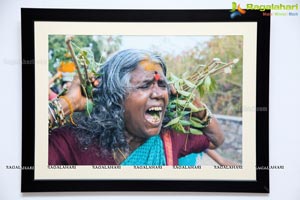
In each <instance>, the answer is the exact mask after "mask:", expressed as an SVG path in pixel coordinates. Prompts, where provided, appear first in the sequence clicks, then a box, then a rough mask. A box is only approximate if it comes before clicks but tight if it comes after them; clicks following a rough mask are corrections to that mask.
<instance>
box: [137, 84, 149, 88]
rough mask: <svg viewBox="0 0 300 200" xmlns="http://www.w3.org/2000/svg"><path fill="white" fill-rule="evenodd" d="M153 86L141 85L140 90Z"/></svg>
mask: <svg viewBox="0 0 300 200" xmlns="http://www.w3.org/2000/svg"><path fill="white" fill-rule="evenodd" d="M150 85H151V84H146V85H141V86H139V87H138V89H147V88H149V87H150Z"/></svg>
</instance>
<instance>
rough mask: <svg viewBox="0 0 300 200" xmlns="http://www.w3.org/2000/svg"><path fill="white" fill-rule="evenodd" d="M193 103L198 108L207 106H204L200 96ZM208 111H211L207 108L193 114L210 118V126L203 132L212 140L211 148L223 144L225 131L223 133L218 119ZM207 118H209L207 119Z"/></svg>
mask: <svg viewBox="0 0 300 200" xmlns="http://www.w3.org/2000/svg"><path fill="white" fill-rule="evenodd" d="M193 104H194V105H195V106H197V107H198V108H202V107H206V106H204V104H203V103H201V101H200V98H199V97H197V98H196V99H195V100H194V102H193ZM208 112H210V111H208V110H207V109H205V110H202V111H199V112H197V113H193V116H194V117H197V118H199V119H200V120H209V121H208V126H207V127H205V128H203V133H204V134H205V135H206V136H207V137H208V138H209V140H210V145H209V148H210V149H215V148H217V147H218V146H220V145H221V144H223V142H224V133H223V131H222V129H221V127H220V125H219V123H218V121H217V119H216V118H215V117H214V116H213V115H211V114H210V113H208ZM207 115H211V116H210V117H208V116H207ZM205 118H207V119H205ZM209 118H210V119H209Z"/></svg>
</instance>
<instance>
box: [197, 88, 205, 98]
mask: <svg viewBox="0 0 300 200" xmlns="http://www.w3.org/2000/svg"><path fill="white" fill-rule="evenodd" d="M197 90H198V92H199V94H200V97H203V96H204V94H205V88H204V86H203V85H200V86H199V87H198V88H197Z"/></svg>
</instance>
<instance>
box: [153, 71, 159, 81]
mask: <svg viewBox="0 0 300 200" xmlns="http://www.w3.org/2000/svg"><path fill="white" fill-rule="evenodd" d="M159 78H160V75H159V74H158V73H157V71H155V72H154V79H155V80H156V81H158V80H159Z"/></svg>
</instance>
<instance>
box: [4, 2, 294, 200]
mask: <svg viewBox="0 0 300 200" xmlns="http://www.w3.org/2000/svg"><path fill="white" fill-rule="evenodd" d="M236 2H238V3H242V5H245V4H246V3H251V2H252V3H255V2H256V3H257V1H253V0H252V1H236ZM259 2H260V3H261V4H262V2H263V3H265V4H267V3H269V4H270V3H291V2H290V1H284V0H282V1H277V0H274V1H267V0H264V1H259ZM293 3H298V4H300V1H299V0H294V1H293ZM21 7H40V8H42V7H45V8H99V9H100V8H102V9H103V8H123V9H125V8H137V9H138V8H144V9H159V8H160V9H162V8H164V9H171V8H174V9H205V8H206V9H208V8H209V9H230V8H231V1H230V0H229V1H217V0H210V1H207V2H205V3H204V2H202V1H200V0H184V1H182V0H164V1H163V0H151V1H141V0H132V1H130V0H127V1H125V0H123V1H122V0H110V1H107V0H100V1H96V0H94V1H93V0H80V1H74V0H73V1H71V0H70V1H64V2H61V1H59V0H52V1H47V2H46V1H33V0H28V1H24V2H23V1H20V0H17V1H9V0H1V2H0V22H1V23H0V25H1V27H0V46H1V47H0V91H1V100H0V102H1V104H0V105H1V114H0V125H1V131H0V132H1V139H0V148H1V151H0V155H1V157H0V199H5V200H6V199H53V198H56V199H73V200H75V199H85V198H86V197H88V198H89V199H99V198H106V199H120V198H124V199H132V200H134V199H144V200H147V199H152V198H157V199H162V198H164V199H172V200H174V199H181V198H185V199H199V198H202V199H214V200H215V199H217V200H218V199H222V200H227V199H228V200H229V199H242V200H246V199H252V198H255V199H260V200H266V199H272V200H274V199H286V200H290V199H300V183H299V180H300V172H299V170H300V161H299V155H298V153H299V152H300V151H299V149H298V146H299V145H300V131H299V128H298V123H299V120H298V119H299V111H300V109H299V99H300V95H299V92H300V90H299V89H298V87H299V85H300V81H299V80H300V77H299V76H300V64H299V57H300V53H299V52H300V39H299V37H300V16H298V17H272V22H271V26H272V27H271V60H270V61H271V65H270V164H271V165H284V167H285V169H284V170H271V171H270V175H271V177H270V181H271V182H270V184H271V193H270V194H269V195H261V194H224V193H218V194H213V193H179V194H176V196H175V195H174V193H141V192H140V193H100V192H97V193H59V194H57V193H43V194H22V193H20V181H21V179H20V177H21V172H20V170H7V169H5V166H6V165H20V163H21V101H22V99H21V64H20V61H21V22H20V20H21V19H20V8H21ZM298 13H299V12H298ZM299 14H300V13H299Z"/></svg>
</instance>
